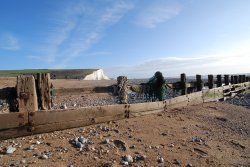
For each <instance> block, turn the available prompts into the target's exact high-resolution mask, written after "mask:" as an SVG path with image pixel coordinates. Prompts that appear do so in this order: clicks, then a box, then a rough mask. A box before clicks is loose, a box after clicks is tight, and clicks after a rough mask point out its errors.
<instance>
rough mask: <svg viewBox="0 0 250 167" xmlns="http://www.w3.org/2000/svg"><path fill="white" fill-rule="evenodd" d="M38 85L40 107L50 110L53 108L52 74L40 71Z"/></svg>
mask: <svg viewBox="0 0 250 167" xmlns="http://www.w3.org/2000/svg"><path fill="white" fill-rule="evenodd" d="M36 85H37V95H38V107H39V109H41V110H50V109H51V95H50V74H49V73H38V74H37V80H36Z"/></svg>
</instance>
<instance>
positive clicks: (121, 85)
mask: <svg viewBox="0 0 250 167" xmlns="http://www.w3.org/2000/svg"><path fill="white" fill-rule="evenodd" d="M117 88H118V97H119V102H120V103H121V104H127V103H128V79H127V77H126V76H119V77H117Z"/></svg>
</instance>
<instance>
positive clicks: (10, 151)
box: [6, 146, 16, 154]
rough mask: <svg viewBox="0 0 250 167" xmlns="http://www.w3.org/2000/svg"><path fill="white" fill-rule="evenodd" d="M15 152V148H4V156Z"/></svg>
mask: <svg viewBox="0 0 250 167" xmlns="http://www.w3.org/2000/svg"><path fill="white" fill-rule="evenodd" d="M15 151H16V148H15V147H12V146H8V147H7V148H6V154H12V153H14V152H15Z"/></svg>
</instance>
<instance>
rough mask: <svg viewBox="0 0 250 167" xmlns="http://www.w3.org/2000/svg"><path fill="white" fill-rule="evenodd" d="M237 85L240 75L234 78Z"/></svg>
mask: <svg viewBox="0 0 250 167" xmlns="http://www.w3.org/2000/svg"><path fill="white" fill-rule="evenodd" d="M237 83H239V77H238V75H235V76H234V84H237Z"/></svg>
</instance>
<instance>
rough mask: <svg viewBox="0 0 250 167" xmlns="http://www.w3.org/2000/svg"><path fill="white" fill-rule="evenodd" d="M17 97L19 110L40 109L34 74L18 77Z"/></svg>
mask: <svg viewBox="0 0 250 167" xmlns="http://www.w3.org/2000/svg"><path fill="white" fill-rule="evenodd" d="M17 98H18V106H19V112H31V111H37V110H38V104H37V94H36V86H35V79H34V77H33V76H18V77H17Z"/></svg>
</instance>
